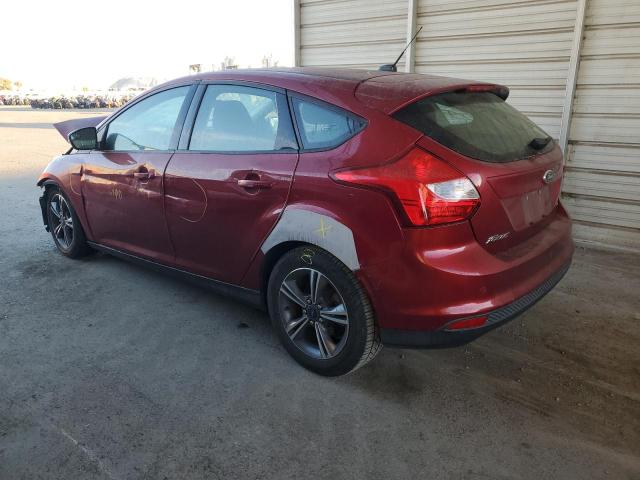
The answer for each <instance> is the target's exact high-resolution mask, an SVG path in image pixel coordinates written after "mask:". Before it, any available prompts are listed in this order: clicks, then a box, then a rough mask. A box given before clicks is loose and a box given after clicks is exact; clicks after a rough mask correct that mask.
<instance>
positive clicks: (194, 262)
mask: <svg viewBox="0 0 640 480" xmlns="http://www.w3.org/2000/svg"><path fill="white" fill-rule="evenodd" d="M297 161H298V153H297V152H295V153H272V154H260V155H242V154H215V153H198V152H184V153H176V154H175V155H174V156H173V158H172V159H171V162H170V163H169V166H168V167H167V171H166V175H165V199H166V209H167V222H168V224H169V231H170V235H171V242H172V244H173V245H174V248H175V256H176V257H175V264H174V265H175V266H177V267H178V268H183V269H186V270H189V271H192V272H195V273H197V274H199V275H204V276H208V277H213V278H215V279H218V280H222V281H224V282H228V283H236V284H237V283H240V280H241V279H242V276H243V274H244V273H245V272H246V270H247V268H248V267H249V264H250V263H251V260H252V259H253V257H254V255H255V253H256V251H257V250H258V249H259V248H260V245H261V244H262V242H263V241H264V239H265V237H266V236H267V234H268V233H269V232H270V231H271V229H272V228H273V226H274V225H275V223H276V222H277V220H278V217H279V216H280V213H281V212H282V209H283V208H284V206H285V204H286V202H287V197H288V195H289V187H290V185H291V179H292V178H293V172H294V170H295V168H296V163H297ZM242 179H253V180H261V181H265V182H267V183H268V184H270V186H269V187H268V188H265V189H257V188H243V187H241V186H239V185H238V180H242Z"/></svg>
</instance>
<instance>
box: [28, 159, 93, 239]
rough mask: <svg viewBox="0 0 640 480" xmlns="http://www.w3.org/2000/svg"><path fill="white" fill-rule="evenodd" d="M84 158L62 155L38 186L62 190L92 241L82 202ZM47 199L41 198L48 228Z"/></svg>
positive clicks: (46, 168)
mask: <svg viewBox="0 0 640 480" xmlns="http://www.w3.org/2000/svg"><path fill="white" fill-rule="evenodd" d="M82 168H83V163H82V158H81V156H80V155H60V156H58V157H55V158H54V159H53V160H51V162H49V164H48V165H47V166H46V167H45V169H44V171H43V172H42V173H41V174H40V175H39V177H38V180H37V182H36V185H37V186H38V187H40V188H46V187H47V186H49V185H55V186H56V187H57V188H59V189H60V190H62V192H63V193H64V194H65V195H66V197H67V198H68V199H69V201H70V202H71V206H72V207H73V209H74V210H75V212H76V215H77V216H78V218H79V220H80V224H81V225H82V228H83V230H84V232H85V235H86V236H87V238H88V239H91V237H92V235H91V231H90V229H89V225H88V222H87V218H86V215H85V211H84V203H83V201H82V188H81V178H82ZM45 201H46V199H45V198H44V195H43V196H42V197H40V208H41V210H42V220H43V221H44V223H45V228H46V229H47V231H48V228H47V214H46V204H45Z"/></svg>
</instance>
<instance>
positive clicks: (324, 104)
mask: <svg viewBox="0 0 640 480" xmlns="http://www.w3.org/2000/svg"><path fill="white" fill-rule="evenodd" d="M287 98H288V99H289V101H288V102H287V103H288V104H289V110H290V114H291V118H292V119H293V126H294V129H295V132H296V138H297V140H298V145H300V153H303V152H326V151H329V150H333V149H336V148H338V147H339V146H341V145H343V144H345V143H346V142H348V141H349V140H351V139H352V138H353V137H355V136H356V135H358V134H359V133H361V132H362V131H363V130H364V129H365V128H367V125H368V124H369V122H368V120H367V119H365V118H363V117H361V116H360V115H358V114H356V113H354V112H351V111H349V110H347V109H345V108H342V107H339V106H337V105H333V104H332V103H329V102H325V101H324V100H320V99H319V98H316V97H311V96H309V95H305V94H303V93H298V92H295V91H292V90H287ZM295 100H299V101H303V102H307V103H313V104H315V105H318V106H319V107H322V108H326V109H327V110H331V111H333V112H336V113H339V114H341V115H346V116H348V117H350V118H351V119H353V120H357V121H358V122H360V123H361V124H362V126H361V127H360V128H359V129H358V130H357V131H356V132H354V133H353V134H352V135H349V136H348V137H345V138H344V139H342V141H340V142H339V143H336V144H335V145H330V146H327V147H317V148H307V147H305V145H304V141H303V135H302V132H301V130H300V123H301V120H300V119H298V115H297V112H296V108H295V105H294V101H295Z"/></svg>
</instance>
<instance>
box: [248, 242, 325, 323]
mask: <svg viewBox="0 0 640 480" xmlns="http://www.w3.org/2000/svg"><path fill="white" fill-rule="evenodd" d="M307 245H308V246H313V247H317V245H313V244H311V243H308V242H301V241H297V240H289V241H286V242H282V243H278V244H277V245H274V246H273V247H271V249H269V250H268V251H267V252H265V253H264V258H263V260H262V268H261V269H260V296H261V297H262V302H263V303H264V305H265V307H266V308H267V311H268V310H269V302H268V301H267V291H268V287H269V277H271V272H272V271H273V267H275V266H276V263H278V260H280V259H281V258H282V257H283V256H284V255H286V254H287V253H289V252H290V251H291V250H294V249H296V248H298V247H304V246H307Z"/></svg>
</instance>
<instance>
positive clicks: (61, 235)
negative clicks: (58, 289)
mask: <svg viewBox="0 0 640 480" xmlns="http://www.w3.org/2000/svg"><path fill="white" fill-rule="evenodd" d="M46 198H47V201H46V205H47V224H48V226H49V232H51V236H52V237H53V242H54V243H55V245H56V247H57V249H58V251H59V252H60V253H62V254H63V255H64V256H66V257H69V258H80V257H83V256H85V255H87V254H88V253H89V252H90V251H91V248H90V247H89V245H88V244H87V239H86V237H85V234H84V230H83V229H82V225H81V224H80V220H78V215H76V212H75V210H74V209H73V207H72V206H71V202H70V201H69V199H68V198H67V196H66V195H65V194H64V193H62V190H60V189H59V188H57V187H49V188H47V196H46Z"/></svg>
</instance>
